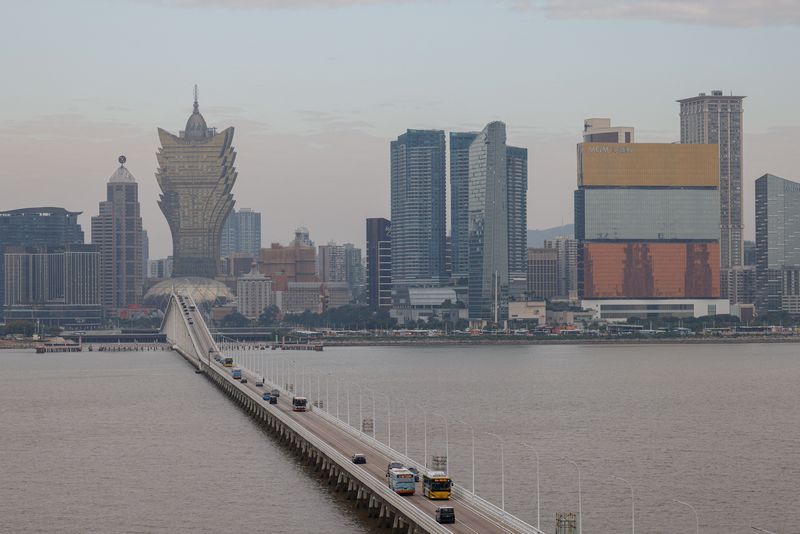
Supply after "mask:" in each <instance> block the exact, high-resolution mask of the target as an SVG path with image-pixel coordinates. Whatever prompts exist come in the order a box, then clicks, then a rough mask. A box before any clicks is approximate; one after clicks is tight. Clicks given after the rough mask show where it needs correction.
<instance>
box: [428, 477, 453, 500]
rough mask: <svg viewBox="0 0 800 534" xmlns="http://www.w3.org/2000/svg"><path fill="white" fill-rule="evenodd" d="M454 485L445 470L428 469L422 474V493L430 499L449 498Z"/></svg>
mask: <svg viewBox="0 0 800 534" xmlns="http://www.w3.org/2000/svg"><path fill="white" fill-rule="evenodd" d="M452 485H453V482H452V480H450V477H449V476H447V473H445V472H444V471H428V472H427V473H425V474H424V475H422V494H423V495H424V496H426V497H427V498H429V499H449V498H450V488H451V486H452Z"/></svg>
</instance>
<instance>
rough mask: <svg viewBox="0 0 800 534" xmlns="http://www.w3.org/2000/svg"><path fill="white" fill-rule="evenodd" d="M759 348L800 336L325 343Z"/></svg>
mask: <svg viewBox="0 0 800 534" xmlns="http://www.w3.org/2000/svg"><path fill="white" fill-rule="evenodd" d="M748 343H749V344H758V343H800V336H739V337H708V338H705V337H700V338H697V337H686V338H652V339H645V338H633V339H626V338H613V339H608V338H586V339H575V338H566V339H502V338H499V339H485V338H469V339H452V338H447V339H436V338H420V339H413V340H410V339H402V340H396V339H363V340H359V339H342V340H337V339H330V338H329V339H325V340H324V341H323V344H324V345H325V347H413V346H423V347H430V346H464V345H679V344H693V345H703V344H713V345H724V344H748Z"/></svg>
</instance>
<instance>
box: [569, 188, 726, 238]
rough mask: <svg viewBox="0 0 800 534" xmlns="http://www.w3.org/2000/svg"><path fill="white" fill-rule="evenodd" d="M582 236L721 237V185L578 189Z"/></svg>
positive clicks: (577, 235)
mask: <svg viewBox="0 0 800 534" xmlns="http://www.w3.org/2000/svg"><path fill="white" fill-rule="evenodd" d="M575 206H576V214H577V217H576V223H577V227H576V228H575V232H576V237H577V238H578V239H581V240H586V241H597V240H642V241H655V240H659V241H660V240H684V241H688V240H696V241H698V240H699V241H716V240H718V239H719V235H720V226H719V192H718V191H717V190H716V189H712V188H708V189H698V188H692V189H680V188H588V189H580V190H578V191H576V198H575Z"/></svg>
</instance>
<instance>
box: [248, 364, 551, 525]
mask: <svg viewBox="0 0 800 534" xmlns="http://www.w3.org/2000/svg"><path fill="white" fill-rule="evenodd" d="M247 371H248V372H249V373H250V374H251V375H253V376H261V375H260V374H258V373H255V372H253V371H252V370H250V369H248V370H247ZM264 384H265V386H266V385H269V387H270V388H275V389H278V390H279V391H281V394H286V395H291V394H293V392H291V391H288V390H286V389H284V388H283V387H281V385H280V384H275V383H274V382H272V381H269V380H266V379H265V380H264ZM313 411H314V412H315V413H317V415H319V416H320V417H322V418H323V419H325V420H326V421H328V422H329V423H331V424H333V425H335V426H337V427H339V428H340V429H342V430H343V431H345V432H347V433H348V434H350V435H352V436H354V437H356V438H358V439H360V440H361V441H363V442H365V443H367V444H368V445H370V446H371V447H373V448H374V449H377V450H379V451H380V452H382V453H383V454H385V455H386V456H388V457H389V458H391V459H397V460H402V461H403V463H405V464H406V465H408V466H413V467H416V468H417V469H418V470H419V472H420V473H427V472H428V468H427V467H425V466H424V465H422V464H420V463H418V462H417V461H416V460H413V459H412V458H410V457H408V456H406V455H405V454H403V453H401V452H399V451H396V450H395V449H392V448H391V447H389V446H388V445H386V444H385V443H383V442H381V441H379V440H377V439H375V438H373V437H372V436H370V435H369V434H366V433H364V432H363V431H361V430H359V429H357V428H354V427H353V426H351V425H349V424H348V423H347V422H346V421H342V420H341V419H340V418H338V417H336V416H335V415H332V414H331V413H330V412H328V411H327V410H326V409H325V408H316V407H315V408H313ZM453 497H454V498H455V499H456V500H459V501H461V502H463V503H466V504H468V505H469V506H471V507H472V508H473V509H475V510H476V511H477V512H479V513H481V514H482V515H484V516H488V517H490V518H491V519H492V520H494V521H496V522H498V523H501V524H504V525H507V526H509V527H511V528H513V529H514V530H516V531H519V532H523V533H526V534H544V533H543V532H542V531H540V530H538V529H537V528H536V527H534V526H533V525H531V524H529V523H526V522H525V521H523V520H522V519H520V518H518V517H516V516H514V515H512V514H510V513H508V512H506V511H503V509H502V508H500V507H499V506H497V505H495V504H492V503H491V502H489V501H487V500H486V499H484V498H482V497H479V496H478V495H476V494H473V493H472V492H471V491H469V490H467V489H466V488H465V487H463V486H461V485H460V484H455V483H454V484H453Z"/></svg>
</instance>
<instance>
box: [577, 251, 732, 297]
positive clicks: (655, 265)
mask: <svg viewBox="0 0 800 534" xmlns="http://www.w3.org/2000/svg"><path fill="white" fill-rule="evenodd" d="M719 265H720V261H719V243H718V242H717V243H659V242H646V243H638V242H633V243H585V244H584V245H583V277H584V279H583V280H584V282H583V289H584V291H583V297H584V298H586V299H606V298H611V299H619V298H635V299H645V298H719V296H720V286H719Z"/></svg>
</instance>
